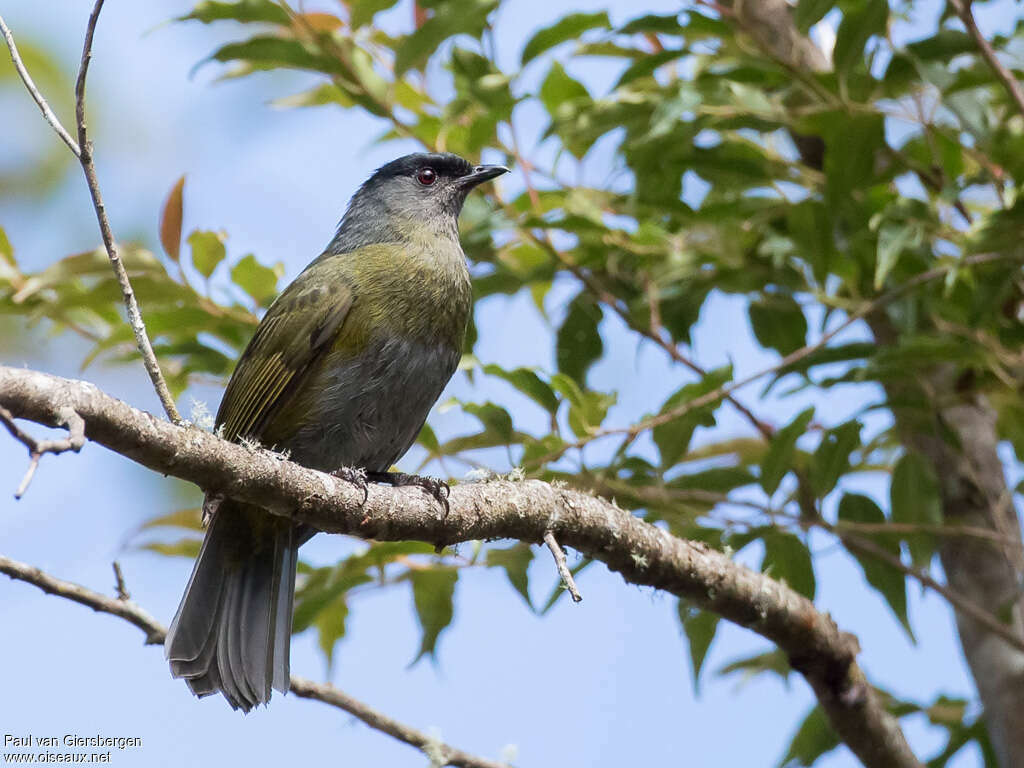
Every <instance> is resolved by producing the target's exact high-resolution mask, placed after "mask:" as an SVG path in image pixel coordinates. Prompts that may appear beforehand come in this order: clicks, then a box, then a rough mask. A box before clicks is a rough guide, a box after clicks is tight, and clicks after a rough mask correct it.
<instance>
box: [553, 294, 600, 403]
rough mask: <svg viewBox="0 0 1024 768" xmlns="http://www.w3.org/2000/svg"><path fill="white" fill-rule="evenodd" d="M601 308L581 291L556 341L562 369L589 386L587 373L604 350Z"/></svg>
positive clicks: (571, 305)
mask: <svg viewBox="0 0 1024 768" xmlns="http://www.w3.org/2000/svg"><path fill="white" fill-rule="evenodd" d="M600 322H601V309H600V308H599V307H598V306H597V305H596V304H595V303H594V301H593V299H591V298H590V296H589V295H588V294H587V293H585V292H583V291H581V292H580V293H579V294H577V296H576V298H574V299H573V300H572V301H571V302H570V303H569V311H568V312H567V313H566V316H565V320H563V321H562V325H561V327H560V328H559V329H558V334H557V336H556V338H555V360H556V361H557V364H558V370H559V371H561V372H562V373H564V374H566V375H567V376H570V377H572V378H573V379H575V380H576V381H577V382H578V383H579V384H580V385H581V386H585V385H586V379H587V371H588V370H589V369H590V366H591V365H593V364H594V361H595V360H597V359H598V358H599V357H600V356H601V353H602V352H603V351H604V343H603V342H602V341H601V334H600V333H599V332H598V330H597V326H598V324H599V323H600Z"/></svg>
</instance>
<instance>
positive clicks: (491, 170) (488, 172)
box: [455, 165, 508, 190]
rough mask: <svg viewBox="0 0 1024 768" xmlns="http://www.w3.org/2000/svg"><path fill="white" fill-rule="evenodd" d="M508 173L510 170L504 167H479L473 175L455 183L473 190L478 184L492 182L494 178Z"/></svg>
mask: <svg viewBox="0 0 1024 768" xmlns="http://www.w3.org/2000/svg"><path fill="white" fill-rule="evenodd" d="M503 173H508V168H506V167H505V166H503V165H478V166H476V167H474V168H473V171H472V172H471V173H467V174H466V175H465V176H461V177H460V178H459V179H458V180H457V181H456V182H455V183H456V185H458V186H459V187H461V188H463V189H467V190H468V189H472V188H473V187H475V186H477V185H478V184H483V183H484V182H485V181H490V180H491V179H493V178H496V177H498V176H501V175H502V174H503Z"/></svg>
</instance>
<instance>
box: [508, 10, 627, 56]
mask: <svg viewBox="0 0 1024 768" xmlns="http://www.w3.org/2000/svg"><path fill="white" fill-rule="evenodd" d="M610 26H611V23H610V22H609V21H608V13H607V12H606V11H599V12H597V13H570V14H569V15H567V16H563V17H562V18H561V19H559V20H558V21H557V22H555V23H554V24H552V25H551V26H550V27H545V28H544V29H541V30H539V31H538V32H537V33H536V34H535V35H534V36H533V37H531V38H530V40H529V41H528V42H527V43H526V46H525V47H524V48H523V54H522V56H521V58H520V63H521V64H522V65H523V66H526V65H527V63H529V62H530V61H532V60H533V59H535V58H537V57H538V56H539V55H540V54H542V53H544V51H547V50H550V49H551V48H554V47H555V46H556V45H560V44H561V43H564V42H566V41H568V40H576V39H577V38H579V36H580V35H582V34H583V33H584V32H586V31H587V30H590V29H599V28H600V29H608V28H609V27H610Z"/></svg>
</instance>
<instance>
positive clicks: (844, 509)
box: [839, 493, 914, 640]
mask: <svg viewBox="0 0 1024 768" xmlns="http://www.w3.org/2000/svg"><path fill="white" fill-rule="evenodd" d="M839 521H840V522H848V523H872V524H878V523H884V522H885V515H884V514H883V513H882V510H881V509H879V507H878V505H877V504H875V502H873V501H872V500H871V499H869V498H868V497H867V496H863V495H861V494H859V493H847V494H845V495H844V496H843V498H842V499H841V500H840V502H839ZM876 543H877V544H878V546H879V547H881V548H883V549H884V550H886V551H887V552H888V553H889V554H891V555H893V556H894V557H896V558H899V556H900V545H899V542H895V541H892V542H885V541H878V542H876ZM848 548H849V547H848ZM850 549H851V554H852V555H853V556H854V557H855V558H856V559H857V562H858V563H860V567H861V569H863V571H864V578H866V579H867V582H868V584H870V585H871V586H872V587H874V588H875V589H876V590H878V591H879V592H880V593H881V595H882V597H883V598H885V602H886V603H888V605H889V607H890V608H891V609H892V612H893V613H894V614H896V618H897V619H899V621H900V624H902V625H903V628H904V629H905V630H906V631H907V635H908V636H909V637H910V639H911V640H913V639H914V632H913V630H912V629H911V628H910V620H909V618H908V617H907V579H906V576H905V575H904V574H903V572H902V571H900V570H897V569H896V568H894V567H893V566H891V565H889V564H888V563H886V562H883V561H882V560H880V559H878V558H877V557H875V556H874V555H872V554H870V553H867V552H858V551H855V550H853V549H852V548H850Z"/></svg>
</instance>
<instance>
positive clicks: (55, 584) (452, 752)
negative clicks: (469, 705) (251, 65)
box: [0, 555, 508, 768]
mask: <svg viewBox="0 0 1024 768" xmlns="http://www.w3.org/2000/svg"><path fill="white" fill-rule="evenodd" d="M114 572H115V573H116V574H117V575H118V584H119V586H118V591H119V592H120V591H121V588H122V586H123V581H122V580H121V578H120V569H119V568H118V566H117V563H116V562H115V563H114ZM0 573H4V574H6V575H8V576H10V577H11V578H12V579H16V580H18V581H23V582H25V583H27V584H34V585H35V586H37V587H39V589H41V590H43V592H46V593H47V594H50V595H56V596H57V597H63V598H66V599H68V600H73V601H74V602H76V603H79V604H81V605H85V606H88V607H89V608H92V609H93V610H94V611H99V612H100V613H109V614H110V615H112V616H117V617H119V618H122V619H124V620H125V621H127V622H129V623H130V624H133V625H135V626H136V627H138V628H139V629H141V630H142V631H143V632H144V633H145V635H146V644H147V645H162V644H163V642H164V638H165V637H166V635H167V629H166V628H165V627H164V626H163V625H162V624H160V622H158V621H157V620H156V619H154V618H153V617H152V616H151V615H150V614H149V613H147V612H146V611H145V610H143V609H142V608H141V607H139V606H138V605H136V604H135V603H132V602H131V601H129V600H128V598H127V595H125V596H124V597H120V596H119V597H117V598H110V597H107V596H106V595H102V594H100V593H99V592H94V591H93V590H91V589H89V588H87V587H83V586H81V585H80V584H75V583H74V582H70V581H64V580H63V579H58V578H56V577H54V576H51V575H50V574H48V573H46V572H44V571H41V570H39V569H38V568H35V567H33V566H31V565H27V564H26V563H21V562H18V561H17V560H12V559H10V558H8V557H4V556H3V555H0ZM291 691H292V693H294V694H295V695H296V696H299V697H300V698H303V699H316V700H318V701H322V702H324V703H325V704H330V705H331V706H333V707H337V708H338V709H341V710H344V711H345V712H348V713H349V714H351V715H354V716H355V717H357V718H358V719H360V720H362V721H363V722H364V723H366V724H367V725H368V726H370V727H371V728H373V729H375V730H378V731H381V732H382V733H385V734H387V735H388V736H392V737H394V738H396V739H398V740H399V741H402V742H405V743H406V744H410V745H412V746H414V747H417V748H418V749H421V750H422V751H423V752H424V753H426V754H427V755H428V757H430V758H431V759H435V758H436V759H437V760H438V763H437V764H438V765H453V766H458V768H508V766H507V765H505V764H504V763H498V762H495V761H493V760H487V759H485V758H482V757H476V756H475V755H471V754H469V753H467V752H463V751H462V750H461V749H456V748H455V747H452V746H449V745H448V744H445V743H443V742H441V741H439V740H437V739H434V738H431V737H430V736H428V735H426V734H424V733H423V732H421V731H418V730H416V729H415V728H410V727H409V726H407V725H405V724H403V723H400V722H398V721H397V720H393V719H392V718H390V717H388V716H387V715H385V714H383V713H382V712H379V711H378V710H376V709H373V708H372V707H369V706H367V705H366V704H363V703H362V702H361V701H359V700H358V699H354V698H352V697H351V696H349V695H348V694H346V693H344V692H343V691H340V690H338V689H337V688H335V687H334V686H333V685H330V684H328V683H316V682H313V681H312V680H306V679H305V678H301V677H293V678H292V679H291Z"/></svg>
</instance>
